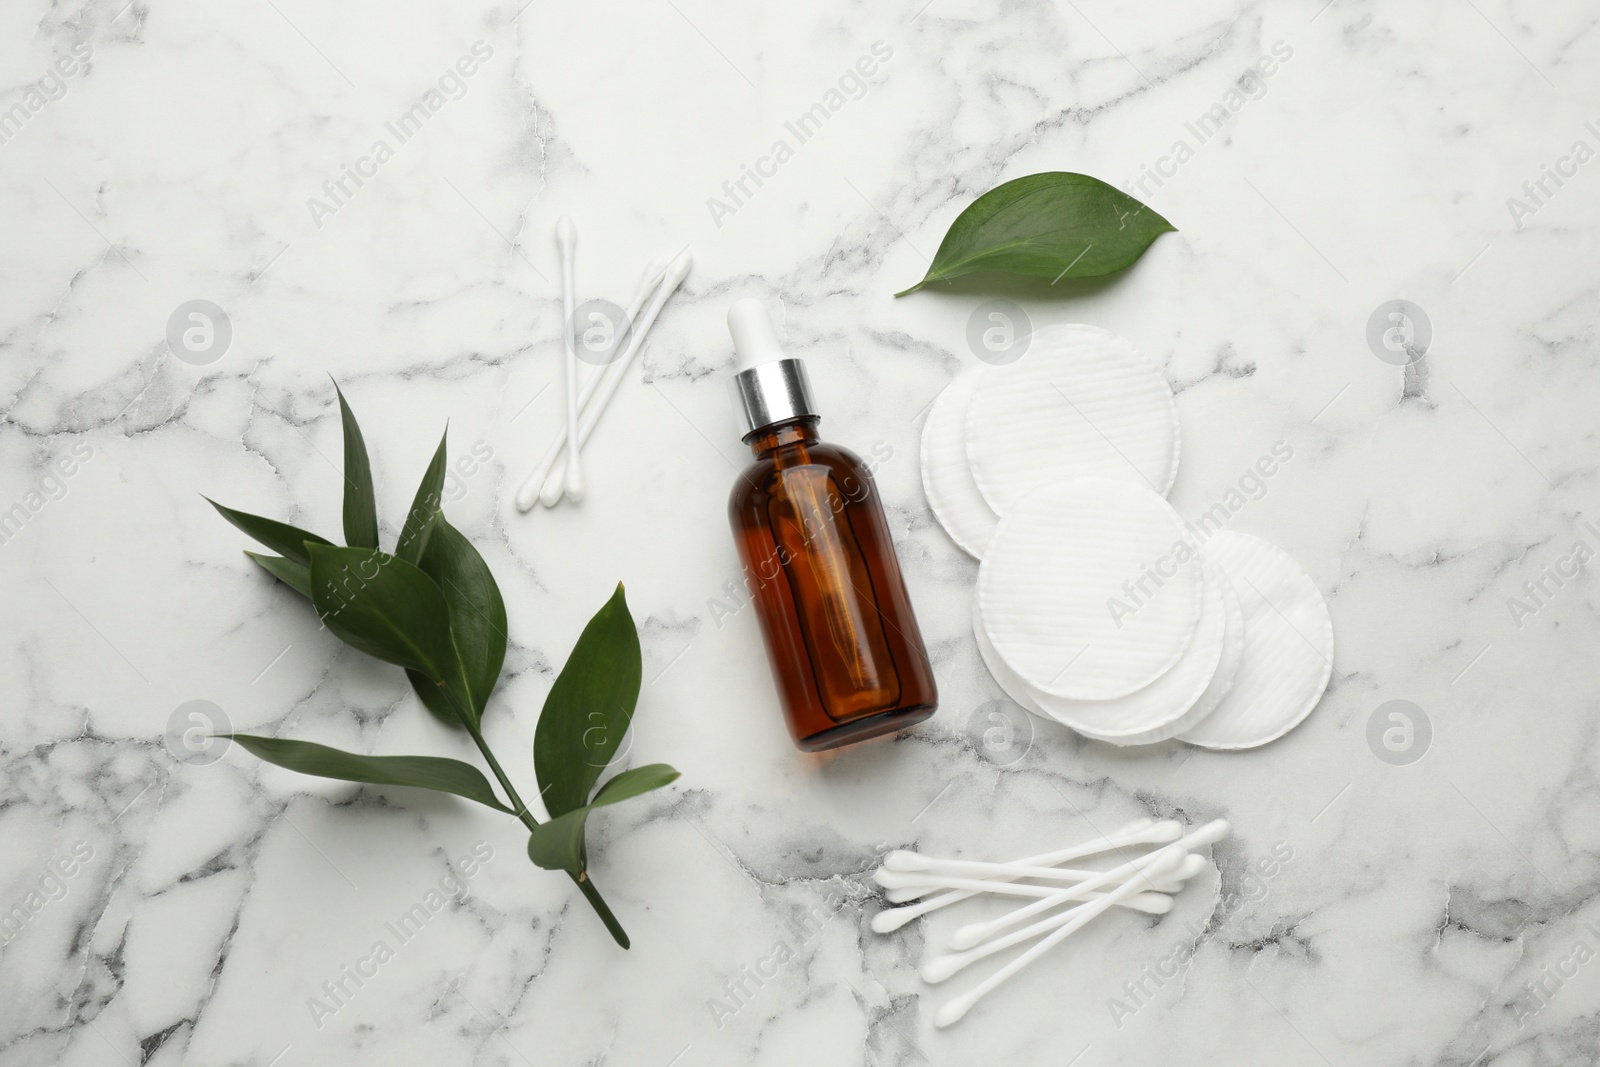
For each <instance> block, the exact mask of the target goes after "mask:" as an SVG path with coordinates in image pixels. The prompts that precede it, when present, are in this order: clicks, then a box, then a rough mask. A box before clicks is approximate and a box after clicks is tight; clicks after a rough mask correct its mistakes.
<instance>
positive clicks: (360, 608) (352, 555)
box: [311, 545, 460, 682]
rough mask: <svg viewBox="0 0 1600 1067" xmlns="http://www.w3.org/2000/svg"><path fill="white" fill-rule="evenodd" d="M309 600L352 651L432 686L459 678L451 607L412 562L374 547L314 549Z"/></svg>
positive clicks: (432, 583) (313, 547)
mask: <svg viewBox="0 0 1600 1067" xmlns="http://www.w3.org/2000/svg"><path fill="white" fill-rule="evenodd" d="M311 602H312V603H313V604H315V605H316V608H317V614H318V615H320V616H322V621H323V622H324V623H325V624H326V625H327V627H328V629H330V630H332V631H333V632H334V634H335V635H336V636H338V637H339V638H340V639H341V640H343V641H344V642H345V643H346V644H348V645H350V646H351V647H352V648H356V649H359V650H360V651H362V652H365V653H367V654H368V655H369V656H376V657H378V658H379V659H381V660H384V661H385V662H388V663H395V664H398V665H400V666H402V667H406V668H408V669H410V670H415V671H421V672H422V673H423V674H425V675H427V676H428V677H429V678H430V679H432V680H433V681H435V682H445V681H447V680H449V679H451V678H454V677H457V676H459V674H460V664H459V663H458V662H457V659H456V650H455V646H454V645H453V644H452V643H451V640H450V608H449V606H448V605H447V604H446V603H445V599H444V594H443V593H441V592H440V591H439V587H438V586H437V585H435V584H434V582H433V579H432V578H429V577H428V576H427V575H426V574H423V573H422V571H420V570H418V569H417V567H416V566H415V565H414V564H410V563H407V562H406V561H405V560H403V559H400V558H399V557H397V556H391V555H389V554H388V553H387V552H379V551H377V550H376V549H369V548H340V547H339V546H337V545H313V546H311Z"/></svg>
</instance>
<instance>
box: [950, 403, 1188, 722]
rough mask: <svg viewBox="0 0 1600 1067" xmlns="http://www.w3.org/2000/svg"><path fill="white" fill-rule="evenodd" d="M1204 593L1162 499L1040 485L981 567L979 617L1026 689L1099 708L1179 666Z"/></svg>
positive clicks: (1079, 485) (1145, 493)
mask: <svg viewBox="0 0 1600 1067" xmlns="http://www.w3.org/2000/svg"><path fill="white" fill-rule="evenodd" d="M990 373H992V372H990ZM1201 588H1202V580H1201V576H1200V568H1199V563H1198V560H1197V559H1196V558H1195V555H1194V550H1193V549H1192V548H1191V547H1190V546H1189V545H1188V544H1187V542H1186V541H1185V540H1184V531H1183V525H1182V522H1181V520H1180V519H1179V518H1178V515H1177V513H1176V512H1174V511H1173V510H1172V508H1171V506H1170V505H1169V504H1168V503H1167V502H1166V500H1164V499H1163V498H1162V497H1160V496H1158V495H1157V494H1156V493H1154V492H1153V491H1151V490H1150V489H1149V488H1147V487H1144V486H1140V485H1135V484H1134V483H1132V482H1127V481H1116V480H1113V479H1110V478H1076V479H1072V480H1069V481H1061V482H1053V483H1051V484H1049V485H1046V486H1041V487H1040V488H1038V489H1036V490H1034V491H1033V492H1031V493H1029V494H1028V495H1027V496H1024V497H1022V498H1021V499H1019V500H1018V501H1017V502H1016V504H1015V505H1014V506H1013V507H1012V508H1011V510H1010V511H1009V513H1008V514H1006V515H1005V516H1004V517H1003V518H1002V519H1001V520H1000V524H999V526H997V527H996V528H995V533H994V537H993V538H992V539H991V540H990V542H989V547H988V549H987V551H986V552H985V554H984V558H983V563H982V565H981V566H979V568H978V610H979V612H980V613H981V615H982V621H983V627H984V630H985V631H986V632H987V633H988V635H989V638H990V640H991V641H992V642H993V643H994V648H995V651H996V653H997V654H998V655H999V657H1000V659H1002V660H1004V661H1005V663H1006V664H1007V665H1008V666H1009V667H1010V668H1011V669H1012V670H1013V671H1014V672H1016V674H1017V676H1018V677H1019V678H1021V679H1022V680H1023V681H1024V682H1026V683H1027V684H1028V685H1030V686H1032V687H1033V688H1035V689H1038V690H1040V691H1041V692H1044V693H1049V694H1052V695H1055V696H1063V697H1071V698H1073V699H1076V700H1108V699H1111V698H1113V697H1120V696H1125V695H1126V694H1128V693H1131V692H1133V691H1134V690H1136V689H1140V688H1142V687H1144V686H1146V685H1149V684H1150V683H1151V682H1153V681H1155V680H1156V679H1157V678H1158V677H1160V676H1161V675H1162V674H1163V673H1165V672H1166V671H1167V670H1168V669H1169V668H1170V667H1171V666H1172V665H1173V664H1174V663H1176V662H1177V660H1178V657H1179V656H1181V655H1182V654H1183V651H1184V649H1186V648H1187V647H1188V646H1189V642H1190V639H1191V638H1192V637H1193V635H1194V630H1195V626H1196V623H1197V622H1198V621H1199V618H1200V600H1201V596H1200V594H1201Z"/></svg>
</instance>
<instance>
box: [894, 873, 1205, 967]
mask: <svg viewBox="0 0 1600 1067" xmlns="http://www.w3.org/2000/svg"><path fill="white" fill-rule="evenodd" d="M1186 855H1187V854H1186V853H1184V852H1182V851H1181V850H1180V851H1179V852H1178V853H1177V854H1176V858H1174V856H1173V855H1170V854H1169V849H1162V850H1161V851H1160V852H1154V853H1151V860H1152V863H1151V865H1150V867H1149V868H1147V871H1148V872H1150V873H1153V874H1155V876H1156V877H1160V870H1161V869H1162V868H1169V869H1171V870H1172V872H1173V874H1176V873H1177V871H1178V870H1179V869H1181V868H1182V865H1183V863H1184V859H1185V856H1186ZM1129 884H1130V883H1129V882H1124V883H1122V885H1120V886H1118V887H1117V890H1121V889H1123V888H1125V887H1126V886H1128V885H1129ZM1117 890H1113V891H1112V892H1111V893H1105V894H1102V895H1101V896H1099V897H1097V898H1096V899H1094V900H1091V901H1089V902H1088V903H1085V904H1078V905H1075V906H1074V907H1071V908H1068V909H1067V910H1065V911H1063V912H1060V913H1058V914H1056V915H1052V916H1050V917H1049V918H1047V919H1041V920H1040V921H1039V922H1036V923H1033V924H1031V925H1029V926H1025V927H1023V928H1022V929H1021V930H1018V931H1016V932H1015V933H1010V934H1007V935H1006V936H1004V937H998V938H995V939H994V940H993V941H990V942H987V943H986V944H983V945H979V946H978V947H977V948H974V949H971V950H969V951H966V952H952V953H950V954H949V955H946V956H938V957H935V958H933V959H930V960H928V961H927V962H926V963H924V964H923V965H922V970H921V974H922V980H923V981H925V982H930V983H938V982H942V981H944V980H945V979H946V978H949V977H950V976H951V975H953V974H955V973H956V972H957V971H959V970H961V969H962V968H963V967H965V966H967V964H969V963H975V962H977V961H978V960H981V959H983V958H984V957H985V956H992V955H994V954H995V953H996V952H1001V951H1003V950H1005V949H1008V948H1010V947H1011V946H1013V945H1020V944H1022V943H1023V942H1024V941H1031V940H1033V939H1034V938H1036V937H1038V936H1039V935H1041V934H1046V933H1049V932H1050V931H1051V930H1054V929H1055V928H1056V927H1058V926H1064V925H1066V924H1067V923H1069V922H1072V921H1073V920H1074V919H1076V918H1079V917H1080V916H1081V915H1082V913H1083V911H1084V909H1085V908H1089V907H1092V906H1095V905H1097V904H1099V903H1100V901H1101V900H1104V899H1105V898H1107V897H1110V896H1112V895H1114V894H1115V893H1116V892H1117ZM1139 895H1140V894H1139V893H1137V892H1135V893H1134V894H1133V897H1137V896H1139ZM1129 899H1132V898H1131V897H1130V898H1129ZM1167 899H1170V898H1167ZM1120 903H1124V904H1125V903H1126V901H1120ZM1102 910H1104V909H1102ZM1095 914H1099V912H1096V913H1095Z"/></svg>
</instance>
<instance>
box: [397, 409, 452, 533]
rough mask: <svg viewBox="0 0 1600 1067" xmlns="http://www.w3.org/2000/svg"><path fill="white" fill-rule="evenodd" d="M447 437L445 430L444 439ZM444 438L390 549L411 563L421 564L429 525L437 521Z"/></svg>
mask: <svg viewBox="0 0 1600 1067" xmlns="http://www.w3.org/2000/svg"><path fill="white" fill-rule="evenodd" d="M449 435H450V431H449V430H448V429H447V430H446V431H445V437H448V436H449ZM445 437H441V438H439V447H438V449H437V450H435V452H434V453H433V461H432V462H431V463H429V464H428V469H427V471H426V472H424V473H423V475H422V484H421V485H418V486H417V495H416V499H414V500H412V501H411V510H410V511H408V512H406V523H405V526H404V527H402V528H401V530H400V541H399V542H398V543H397V544H396V545H395V548H394V554H395V555H397V556H399V557H400V558H401V559H403V560H408V561H409V562H411V563H416V562H418V561H419V560H421V559H422V554H423V552H425V551H427V548H428V540H429V538H430V537H431V536H432V534H433V524H434V522H435V521H436V520H437V519H438V518H439V504H440V502H441V501H442V500H443V499H444V473H445V449H444V442H445Z"/></svg>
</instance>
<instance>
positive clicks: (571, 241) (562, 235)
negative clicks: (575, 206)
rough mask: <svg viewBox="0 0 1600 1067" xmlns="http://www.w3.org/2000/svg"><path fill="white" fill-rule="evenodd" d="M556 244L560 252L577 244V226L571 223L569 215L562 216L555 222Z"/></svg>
mask: <svg viewBox="0 0 1600 1067" xmlns="http://www.w3.org/2000/svg"><path fill="white" fill-rule="evenodd" d="M556 243H557V244H558V245H560V246H561V250H562V251H567V250H569V249H571V248H572V246H573V245H575V244H577V243H578V224H577V223H575V222H573V221H572V216H571V215H562V216H561V217H560V218H559V219H557V220H556Z"/></svg>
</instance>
